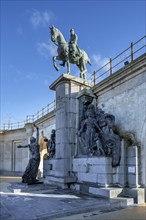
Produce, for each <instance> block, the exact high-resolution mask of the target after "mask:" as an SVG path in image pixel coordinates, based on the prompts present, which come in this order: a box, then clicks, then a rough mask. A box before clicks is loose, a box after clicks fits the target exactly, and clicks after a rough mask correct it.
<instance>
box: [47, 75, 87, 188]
mask: <svg viewBox="0 0 146 220" xmlns="http://www.w3.org/2000/svg"><path fill="white" fill-rule="evenodd" d="M84 88H87V89H89V88H90V85H89V83H87V82H85V81H84V80H83V79H81V78H77V77H74V76H71V75H68V74H62V75H61V76H60V77H59V78H58V79H57V80H55V81H54V82H53V83H52V84H51V85H50V89H52V90H55V91H56V153H55V158H53V159H50V160H48V161H47V162H46V163H47V164H48V167H51V169H50V170H49V168H48V171H47V173H48V175H47V177H46V180H48V181H49V182H54V183H55V184H58V185H61V186H62V187H65V186H67V183H73V182H76V177H75V176H74V175H73V172H72V160H73V157H74V155H75V152H76V142H77V141H76V139H77V137H76V132H77V130H76V124H77V102H78V100H77V96H78V94H79V92H80V91H81V90H82V89H84Z"/></svg>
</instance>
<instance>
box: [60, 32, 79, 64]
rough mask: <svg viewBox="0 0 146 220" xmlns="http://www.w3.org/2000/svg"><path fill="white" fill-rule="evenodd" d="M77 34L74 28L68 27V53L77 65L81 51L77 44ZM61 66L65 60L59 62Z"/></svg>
mask: <svg viewBox="0 0 146 220" xmlns="http://www.w3.org/2000/svg"><path fill="white" fill-rule="evenodd" d="M77 40H78V36H77V34H75V31H74V29H70V40H69V43H68V46H69V54H70V57H71V59H72V60H73V61H74V60H76V63H77V65H79V58H80V57H81V51H80V49H79V47H78V45H77ZM60 65H61V66H65V62H63V63H61V64H60Z"/></svg>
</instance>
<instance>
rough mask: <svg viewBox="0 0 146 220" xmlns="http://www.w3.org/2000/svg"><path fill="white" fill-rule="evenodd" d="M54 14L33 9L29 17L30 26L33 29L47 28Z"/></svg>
mask: <svg viewBox="0 0 146 220" xmlns="http://www.w3.org/2000/svg"><path fill="white" fill-rule="evenodd" d="M54 17H55V16H54V14H53V13H52V12H49V11H42V12H41V11H38V10H36V9H33V10H32V11H31V15H30V23H31V24H32V26H33V28H34V29H37V28H38V27H40V26H42V27H47V26H48V24H49V23H50V21H51V20H52V19H53V18H54Z"/></svg>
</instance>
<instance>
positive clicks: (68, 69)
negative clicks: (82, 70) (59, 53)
mask: <svg viewBox="0 0 146 220" xmlns="http://www.w3.org/2000/svg"><path fill="white" fill-rule="evenodd" d="M67 74H70V63H69V60H68V61H67Z"/></svg>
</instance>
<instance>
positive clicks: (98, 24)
mask: <svg viewBox="0 0 146 220" xmlns="http://www.w3.org/2000/svg"><path fill="white" fill-rule="evenodd" d="M145 4H146V2H145V1H143V0H137V1H136V0H131V1H126V0H125V1H124V0H123V1H116V0H115V1H112V0H111V1H110V0H109V1H104V0H103V1H98V0H96V1H89V0H87V1H84V0H82V1H77V0H76V1H75V0H74V1H55V0H54V1H49V0H48V1H43V0H38V1H33V0H30V1H27V0H26V1H21V0H19V1H14V0H11V1H10V0H9V1H7V0H1V123H7V122H8V121H9V120H10V119H11V122H17V121H23V120H25V119H26V115H28V114H30V115H33V114H35V113H36V112H37V111H38V110H40V109H41V108H42V107H45V106H46V105H47V104H48V103H49V102H51V101H53V100H54V98H55V93H54V92H53V91H51V90H49V85H50V84H51V83H52V82H53V81H54V80H55V79H57V78H58V77H59V75H61V74H62V73H64V72H66V68H63V67H60V70H59V72H56V70H55V69H54V67H53V64H52V56H53V54H56V55H57V52H56V47H55V45H53V43H52V42H51V41H50V32H49V26H50V25H51V24H53V25H54V26H56V27H57V28H58V29H59V30H60V31H61V32H62V33H63V35H64V37H65V39H66V40H67V41H68V40H69V30H70V29H71V28H74V29H75V32H76V33H77V35H78V45H79V47H80V48H82V49H84V50H85V51H86V52H87V54H88V55H89V57H90V59H91V62H92V66H91V67H90V66H88V67H87V68H88V73H90V74H91V73H92V72H93V70H97V69H98V68H99V67H101V66H102V65H103V64H104V63H105V61H107V60H108V59H109V58H110V57H111V58H112V57H114V56H116V55H117V54H118V53H120V52H122V51H123V50H124V49H126V48H127V47H128V46H129V45H130V43H131V42H136V41H137V40H139V39H140V38H141V37H143V36H144V35H145V34H146V30H145V25H146V24H145V14H146V11H145V7H146V5H145ZM71 72H72V73H73V74H75V75H78V74H79V71H78V69H77V67H75V66H73V65H71Z"/></svg>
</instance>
